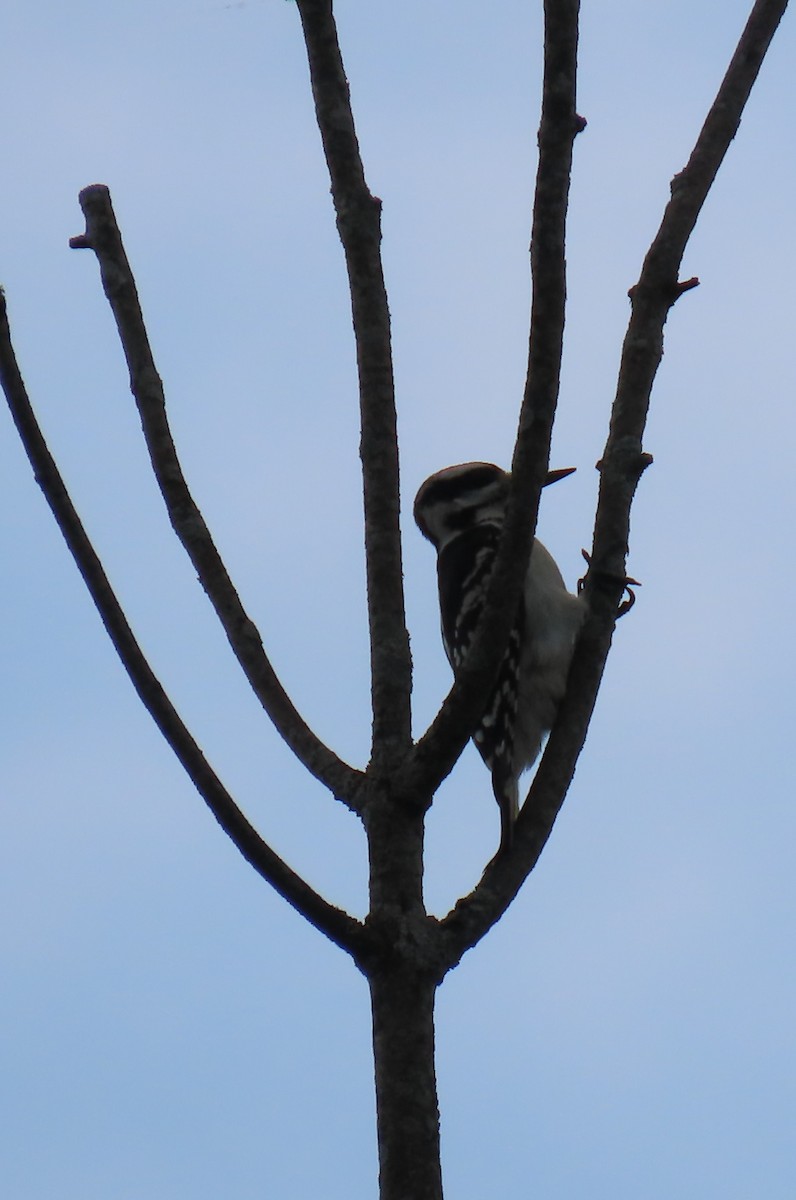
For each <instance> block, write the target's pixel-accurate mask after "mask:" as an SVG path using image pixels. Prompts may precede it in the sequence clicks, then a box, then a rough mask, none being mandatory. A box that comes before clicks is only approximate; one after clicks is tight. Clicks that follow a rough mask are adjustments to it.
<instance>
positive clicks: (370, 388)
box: [297, 0, 412, 769]
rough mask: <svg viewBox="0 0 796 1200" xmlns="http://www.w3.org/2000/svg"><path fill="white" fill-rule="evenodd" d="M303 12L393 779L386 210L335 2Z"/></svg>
mask: <svg viewBox="0 0 796 1200" xmlns="http://www.w3.org/2000/svg"><path fill="white" fill-rule="evenodd" d="M297 5H298V10H299V14H300V17H301V23H302V27H303V30H304V39H305V42H306V46H307V56H308V59H309V67H310V78H311V82H312V94H313V98H314V101H315V113H316V117H317V120H318V127H319V129H320V133H321V140H322V142H323V149H324V153H325V155H326V163H327V166H328V168H329V175H330V178H331V183H332V198H333V200H334V207H335V213H336V216H337V229H338V232H339V234H340V240H341V242H342V245H343V250H344V253H345V261H346V267H347V270H348V280H349V287H350V292H351V309H352V317H353V324H354V337H355V339H356V349H357V367H358V371H359V399H360V413H361V423H362V437H361V442H360V455H361V459H362V475H363V493H364V508H365V555H366V572H367V588H368V619H369V625H370V657H371V694H372V703H373V761H374V763H380V762H381V760H382V759H383V760H384V766H385V767H387V768H388V769H389V766H390V764H391V763H394V762H397V761H399V760H400V759H401V758H402V757H403V756H404V755H405V754H406V752H407V751H408V749H409V746H410V745H411V711H410V696H411V686H412V677H411V667H412V664H411V657H410V653H409V637H408V634H407V630H406V615H405V609H404V591H403V568H402V562H401V535H400V525H399V516H400V501H399V490H398V482H399V480H398V439H397V431H396V414H395V390H394V382H393V368H392V351H391V344H390V314H389V309H388V307H387V293H386V291H385V286H384V275H383V271H382V263H381V249H380V247H381V201H380V200H379V199H377V198H376V197H375V196H373V195H372V194H371V192H370V190H369V189H368V186H367V183H366V181H365V174H364V169H363V166H362V159H361V157H360V153H359V145H358V142H357V136H356V130H355V128H354V118H353V114H352V112H351V101H350V97H349V91H348V83H347V80H346V77H345V70H344V67H343V60H342V57H341V54H340V47H339V44H338V40H337V28H336V25H335V20H334V15H333V12H332V3H331V0H297Z"/></svg>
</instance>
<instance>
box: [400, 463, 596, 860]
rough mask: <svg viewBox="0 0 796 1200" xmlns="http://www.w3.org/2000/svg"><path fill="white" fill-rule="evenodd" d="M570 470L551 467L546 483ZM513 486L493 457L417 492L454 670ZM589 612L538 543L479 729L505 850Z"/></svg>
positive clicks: (478, 606) (472, 625)
mask: <svg viewBox="0 0 796 1200" xmlns="http://www.w3.org/2000/svg"><path fill="white" fill-rule="evenodd" d="M568 474H570V471H569V470H564V471H551V472H550V473H549V475H548V477H547V480H546V483H553V482H554V481H555V480H556V479H561V478H562V477H563V476H564V475H568ZM508 489H509V475H508V474H507V473H506V472H505V471H503V470H501V468H500V467H497V466H495V465H494V464H493V463H478V462H476V463H462V464H461V465H459V466H455V467H446V468H445V469H444V470H442V471H437V472H436V474H434V475H432V476H430V478H429V479H427V480H426V481H425V483H424V484H423V485H422V487H421V488H420V490H419V491H418V493H417V497H416V498H415V507H414V514H415V520H416V522H417V524H418V527H419V529H420V531H421V533H423V534H424V535H425V537H427V538H428V539H429V541H430V542H431V543H432V544H433V545H434V547H435V548H436V551H437V576H438V581H439V601H440V615H441V619H442V640H443V644H444V646H445V653H446V654H447V656H448V661H449V662H450V664H451V666H452V667H453V670H454V674H455V673H456V671H457V669H458V668H459V666H460V665H461V663H462V662H463V661H464V658H465V656H466V654H467V651H468V649H469V647H470V644H471V642H472V638H473V634H474V633H475V630H476V627H477V625H478V620H479V617H480V615H481V612H482V609H483V605H484V599H485V597H486V592H487V587H488V585H489V579H490V576H491V573H492V568H493V565H494V562H495V556H496V554H497V548H498V543H499V541H500V533H501V529H502V526H503V518H504V516H505V510H506V502H507V499H508ZM584 614H585V609H584V606H583V602H582V601H581V599H580V598H579V597H578V596H573V595H572V594H571V593H570V592H568V591H567V589H566V585H565V584H564V580H563V579H562V577H561V572H560V571H559V569H558V567H557V566H556V563H555V561H554V559H553V558H552V556H551V555H550V554H549V552H548V551H547V550H546V549H545V547H544V546H543V545H542V543H541V542H539V541H537V540H534V543H533V549H532V552H531V560H530V564H529V566H528V573H527V575H526V577H525V584H524V587H523V590H522V593H521V596H520V602H519V606H518V609H517V616H516V620H515V622H514V625H513V626H512V629H511V634H510V637H509V644H508V649H507V651H506V655H505V657H504V659H503V662H502V664H501V667H500V673H499V675H498V679H497V683H496V684H495V687H494V689H493V691H492V693H491V695H490V697H489V700H488V703H487V706H486V710H485V712H484V715H483V717H482V718H481V724H480V725H479V727H478V729H477V730H476V731H475V734H474V735H473V741H474V742H475V744H476V746H477V748H478V750H479V752H480V754H481V757H482V758H483V760H484V762H485V763H486V765H487V767H488V768H489V770H490V771H491V774H492V789H493V791H494V794H495V799H496V800H497V802H498V805H499V806H500V815H501V837H500V848H501V850H505V849H507V848H508V846H509V845H510V844H511V836H512V831H513V828H514V822H515V820H516V818H517V812H518V808H519V782H518V781H519V777H520V775H521V774H522V772H523V771H525V770H527V768H528V767H530V766H531V765H532V764H533V763H534V762H535V760H536V758H537V757H538V755H539V751H540V749H541V746H542V740H543V738H544V736H545V734H547V733H548V732H549V731H550V729H551V728H552V726H553V722H554V721H555V716H556V711H557V709H558V705H559V703H560V702H561V699H562V697H563V695H564V690H565V688H566V682H567V673H568V671H569V664H570V661H571V658H572V652H573V649H574V645H575V638H576V636H577V633H578V630H579V628H580V625H581V623H582V621H583V617H584Z"/></svg>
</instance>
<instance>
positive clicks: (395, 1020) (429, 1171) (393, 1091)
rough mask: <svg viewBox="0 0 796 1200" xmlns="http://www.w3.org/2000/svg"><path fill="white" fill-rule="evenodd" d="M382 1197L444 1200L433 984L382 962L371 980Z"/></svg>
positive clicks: (399, 966)
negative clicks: (435, 1063)
mask: <svg viewBox="0 0 796 1200" xmlns="http://www.w3.org/2000/svg"><path fill="white" fill-rule="evenodd" d="M369 982H370V996H371V1007H372V1013H373V1057H374V1061H375V1064H376V1112H377V1120H378V1142H379V1196H380V1200H442V1172H441V1166H440V1148H439V1109H438V1107H437V1082H436V1078H435V1073H434V996H435V993H436V987H437V981H436V980H435V979H432V978H429V977H428V976H426V975H423V974H420V973H418V972H416V971H415V970H413V969H412V967H411V966H407V965H403V964H387V963H385V964H383V965H382V966H380V968H379V969H378V970H376V971H374V973H373V974H372V975H371V977H370V981H369Z"/></svg>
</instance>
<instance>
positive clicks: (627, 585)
mask: <svg viewBox="0 0 796 1200" xmlns="http://www.w3.org/2000/svg"><path fill="white" fill-rule="evenodd" d="M581 554H582V555H583V557H584V559H585V561H586V565H587V567H589V568H590V567H591V555H590V554H589V553H587V551H586V550H581ZM599 574H600V575H601V576H602V577H603V579H607V580H609V581H610V582H611V583H621V585H622V587H623V589H624V591H625V592H627V599H625V600H623V601H622V603H621V604H620V605H619V608H618V609H617V610H616V619H617V621H618V620H619V618H620V617H623V616H624V615H625V613H629V612H630V610H631V608H632V607H633V605H634V604H635V603H636V593H635V592H634V591H633V588H634V587H641V582H640V581H639V580H638V579H632V578H631V577H630V575H612V574H611V573H610V572H609V571H600V572H599ZM585 585H586V576H585V575H583V576H581V578H580V579H579V580H578V595H579V596H580V594H581V593H582V591H583V589H584V587H585Z"/></svg>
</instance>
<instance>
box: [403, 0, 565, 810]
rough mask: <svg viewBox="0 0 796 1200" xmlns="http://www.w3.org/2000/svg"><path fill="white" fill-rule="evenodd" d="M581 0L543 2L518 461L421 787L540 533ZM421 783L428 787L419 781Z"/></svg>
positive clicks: (498, 643) (468, 711)
mask: <svg viewBox="0 0 796 1200" xmlns="http://www.w3.org/2000/svg"><path fill="white" fill-rule="evenodd" d="M578 10H579V3H578V0H546V2H545V41H544V79H543V85H542V117H541V124H540V127H539V162H538V167H537V172H536V190H535V196H534V209H533V227H532V236H531V274H532V300H531V323H530V339H529V349H528V372H527V377H526V383H525V393H524V396H523V401H522V407H521V409H520V417H519V427H518V431H517V440H516V444H515V448H514V457H513V462H512V483H511V495H510V499H509V505H508V511H507V516H506V522H505V526H504V529H503V536H502V538H501V543H500V549H499V552H498V556H497V561H496V563H495V569H494V572H493V575H492V579H491V582H490V588H489V594H488V597H487V601H486V604H485V606H484V607H485V612H484V619H483V622H482V624H481V625H480V626H479V630H478V632H477V634H476V636H475V638H474V640H473V645H472V649H471V651H470V653H469V654H468V656H467V659H466V662H465V664H464V665H463V667H462V668H461V669H460V671H459V672H458V675H457V678H456V682H455V683H454V685H453V687H452V688H451V691H450V692H449V694H448V696H447V697H446V699H445V702H444V704H443V706H442V708H441V710H440V712H439V713H438V715H437V717H436V718H435V720H434V722H433V723H432V725H431V726H430V728H429V729H428V731H427V732H426V733H425V734H424V736H423V737H422V738H421V739H420V741H419V742H418V744H417V747H416V756H415V764H414V767H413V770H414V771H415V772H416V778H417V786H423V784H425V786H427V787H430V788H431V789H432V790H433V789H434V788H436V787H437V786H438V785H439V783H440V782H441V780H442V779H444V778H445V776H446V775H447V774H448V772H449V771H450V770H451V768H452V766H453V764H454V763H455V762H456V759H457V758H458V757H459V755H460V754H461V752H462V749H463V747H464V745H465V743H466V741H467V739H468V738H469V737H470V736H471V735H472V732H473V730H474V729H475V727H476V725H477V723H478V721H479V719H480V717H481V714H482V712H483V707H484V697H485V696H486V695H487V694H488V691H489V689H490V688H491V687H492V686H493V685H494V682H495V679H496V678H497V673H498V670H499V669H500V663H501V660H502V658H503V655H504V654H505V651H506V647H507V645H508V637H509V632H510V629H511V625H512V623H513V620H514V615H515V613H516V611H517V604H518V602H519V596H520V590H521V587H522V582H523V579H524V578H525V573H526V571H527V568H528V561H529V558H530V553H531V546H532V544H533V538H534V534H535V531H536V519H537V514H538V510H539V495H540V491H541V488H542V485H543V483H544V479H545V476H546V474H547V467H548V461H549V457H550V438H551V435H552V429H553V420H554V418H555V411H556V404H557V401H558V388H559V378H560V373H561V355H562V347H563V337H564V313H565V301H566V263H565V258H564V241H565V232H566V217H567V206H568V202H569V185H570V175H571V169H572V146H573V142H574V140H575V137H576V135H577V134H578V133H579V132H580V130H581V129H582V128H583V127H584V122H583V120H582V118H580V117H578V116H577V113H576V111H575V85H576V76H577V49H578ZM421 781H422V783H421Z"/></svg>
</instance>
